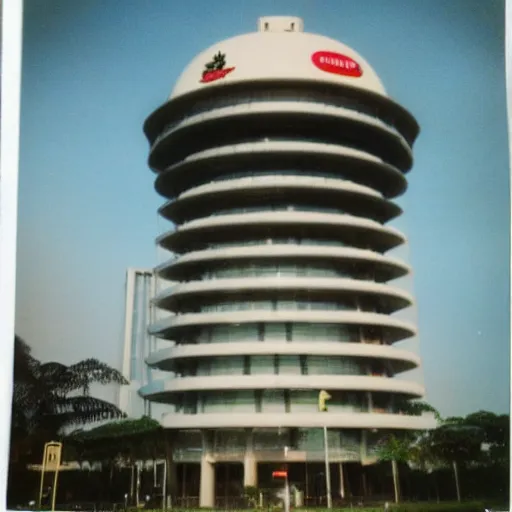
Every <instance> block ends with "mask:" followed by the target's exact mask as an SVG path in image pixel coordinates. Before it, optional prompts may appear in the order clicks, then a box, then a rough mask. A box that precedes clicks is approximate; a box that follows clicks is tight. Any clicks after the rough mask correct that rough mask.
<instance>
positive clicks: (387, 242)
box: [157, 211, 406, 252]
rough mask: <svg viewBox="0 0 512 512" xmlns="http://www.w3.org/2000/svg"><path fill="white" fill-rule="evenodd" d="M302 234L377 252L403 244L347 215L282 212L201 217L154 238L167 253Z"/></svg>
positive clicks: (391, 232) (395, 234) (392, 233)
mask: <svg viewBox="0 0 512 512" xmlns="http://www.w3.org/2000/svg"><path fill="white" fill-rule="evenodd" d="M304 233H310V235H312V236H314V237H315V238H316V237H318V238H321V237H326V238H330V239H332V240H343V239H346V240H349V239H352V240H351V241H353V245H354V246H356V247H357V246H358V245H359V246H361V244H363V245H366V244H368V245H372V246H373V247H375V248H376V249H377V250H380V251H381V252H386V251H389V250H390V249H392V248H394V247H396V246H398V245H401V244H403V243H404V242H405V241H406V238H405V237H404V235H403V234H402V233H400V232H399V231H398V230H396V229H394V228H391V227H384V226H382V225H381V224H379V223H378V222H375V221H372V220H369V219H364V218H360V217H353V216H351V215H337V214H330V213H314V212H294V211H291V212H288V211H285V212H263V213H246V214H242V215H229V214H228V215H221V216H213V217H207V218H202V219H199V220H194V221H190V222H188V223H186V224H182V225H181V226H179V227H178V228H177V229H175V230H173V231H170V232H167V233H164V234H163V235H161V236H160V237H158V238H157V243H158V244H159V245H160V246H161V247H163V248H164V249H167V250H170V251H174V252H185V251H187V250H190V249H193V248H195V247H194V246H197V245H198V244H199V245H202V246H203V247H204V246H205V245H207V244H209V243H212V242H216V241H221V240H229V241H234V240H244V239H250V238H251V237H256V238H257V237H260V238H262V239H265V238H272V237H273V236H283V237H284V236H287V237H293V236H294V235H295V236H301V235H302V236H304V235H303V234H304ZM363 238H364V239H365V240H364V241H363Z"/></svg>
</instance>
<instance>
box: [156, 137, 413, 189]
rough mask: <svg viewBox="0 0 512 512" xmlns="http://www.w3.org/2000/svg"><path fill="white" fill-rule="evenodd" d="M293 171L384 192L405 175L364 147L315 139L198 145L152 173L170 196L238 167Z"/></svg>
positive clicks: (402, 183) (245, 171) (402, 184)
mask: <svg viewBox="0 0 512 512" xmlns="http://www.w3.org/2000/svg"><path fill="white" fill-rule="evenodd" d="M264 172H267V173H270V174H273V175H280V174H295V175H299V176H319V177H324V178H336V179H345V180H348V181H353V182H355V183H359V184H361V185H364V186H367V187H370V188H372V189H375V190H378V191H379V192H381V193H382V194H383V195H384V196H385V197H389V198H392V197H395V196H398V195H400V194H401V193H403V192H404V191H405V189H406V187H407V181H406V179H405V176H404V175H403V173H402V172H400V171H399V170H398V169H397V168H396V167H393V166H392V165H389V164H386V163H384V162H383V161H382V160H380V159H379V158H376V157H375V156H372V155H371V154H369V153H366V152H364V151H358V150H355V149H351V148H347V147H341V146H336V145H333V144H321V143H314V142H297V141H264V140H262V141H260V142H252V143H245V144H232V145H227V146H223V147H218V148H215V149H210V150H205V151H201V152H199V153H195V154H194V155H191V156H190V157H188V158H187V159H186V160H184V161H183V162H180V163H179V164H175V165H172V166H171V167H169V168H167V169H166V170H165V171H162V172H161V173H160V174H159V175H158V176H157V178H156V181H155V189H156V191H157V192H158V193H159V194H160V195H162V196H164V197H167V198H173V197H176V196H177V195H179V194H181V193H182V192H184V191H185V190H188V189H190V188H192V187H195V186H198V185H202V184H204V183H208V182H211V181H213V180H218V179H220V178H222V176H226V175H232V174H233V173H240V174H241V175H243V176H245V177H249V176H251V175H261V174H262V173H264Z"/></svg>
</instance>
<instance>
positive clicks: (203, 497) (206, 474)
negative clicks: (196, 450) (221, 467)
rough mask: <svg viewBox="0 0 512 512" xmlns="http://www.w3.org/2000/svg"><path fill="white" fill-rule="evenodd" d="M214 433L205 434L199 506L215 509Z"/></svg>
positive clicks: (205, 432)
mask: <svg viewBox="0 0 512 512" xmlns="http://www.w3.org/2000/svg"><path fill="white" fill-rule="evenodd" d="M211 453H212V433H211V432H207V431H204V432H203V453H202V454H201V480H200V488H199V506H200V507H201V508H213V507H215V463H214V461H213V460H212V455H211Z"/></svg>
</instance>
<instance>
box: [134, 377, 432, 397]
mask: <svg viewBox="0 0 512 512" xmlns="http://www.w3.org/2000/svg"><path fill="white" fill-rule="evenodd" d="M262 377H263V378H262ZM258 389H289V390H292V389H301V390H310V389H312V390H321V389H325V390H327V391H330V390H337V391H339V390H343V391H368V392H386V393H398V394H401V395H407V396H409V397H411V398H421V397H423V396H424V394H425V390H424V388H423V386H421V385H420V384H417V383H416V382H411V381H406V380H399V379H384V378H381V377H368V376H361V375H220V376H214V377H180V378H174V379H168V380H165V381H154V382H152V383H151V384H148V385H147V386H144V387H142V388H141V389H140V390H139V393H140V395H141V396H143V397H144V398H147V399H149V400H155V401H159V402H163V403H173V402H174V401H176V400H178V399H179V395H180V394H182V393H185V392H192V391H216V392H218V391H224V390H226V391H227V390H258Z"/></svg>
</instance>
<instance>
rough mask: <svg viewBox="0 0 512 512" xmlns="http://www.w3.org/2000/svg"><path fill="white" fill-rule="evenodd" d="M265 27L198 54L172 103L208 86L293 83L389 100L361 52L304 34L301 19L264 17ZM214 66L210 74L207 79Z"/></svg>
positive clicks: (179, 82)
mask: <svg viewBox="0 0 512 512" xmlns="http://www.w3.org/2000/svg"><path fill="white" fill-rule="evenodd" d="M259 24H260V31H259V32H254V33H250V34H244V35H241V36H237V37H233V38H231V39H227V40H225V41H222V42H220V43H216V44H215V45H213V46H211V47H210V48H208V49H207V50H205V51H203V52H202V53H200V54H199V55H197V56H196V57H195V58H194V59H193V60H192V62H191V63H190V64H189V65H188V66H187V67H186V68H185V70H184V71H183V73H182V74H181V76H180V77H179V79H178V81H177V82H176V85H175V87H174V90H173V91H172V94H171V96H170V99H173V98H175V97H177V96H181V95H182V94H186V93H189V92H192V91H196V90H199V89H202V88H205V87H218V86H221V85H224V84H232V83H237V82H243V81H256V80H290V79H291V80H293V79H296V80H297V79H298V80H304V79H306V80H316V81H318V82H327V83H332V84H341V85H349V86H352V87H358V88H361V89H365V90H369V91H372V92H375V93H378V94H382V95H386V91H385V89H384V86H383V85H382V83H381V81H380V80H379V77H378V76H377V74H376V73H375V71H374V70H373V69H372V68H371V67H370V65H369V64H368V63H367V62H366V61H365V60H364V59H363V58H362V57H361V56H360V55H359V54H358V53H357V52H355V51H354V50H352V49H351V48H349V47H348V46H346V45H344V44H342V43H340V42H338V41H335V40H334V39H330V38H328V37H324V36H320V35H316V34H308V33H305V32H302V31H301V28H302V20H300V19H299V18H285V17H270V18H261V19H260V21H259ZM295 27H298V28H295ZM215 57H217V58H216V59H215ZM208 64H209V70H210V72H209V73H207V74H206V75H205V76H204V77H203V74H204V73H205V71H206V66H207V65H208Z"/></svg>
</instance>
